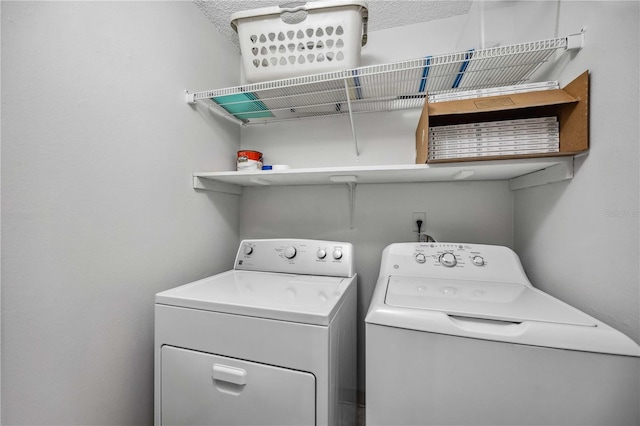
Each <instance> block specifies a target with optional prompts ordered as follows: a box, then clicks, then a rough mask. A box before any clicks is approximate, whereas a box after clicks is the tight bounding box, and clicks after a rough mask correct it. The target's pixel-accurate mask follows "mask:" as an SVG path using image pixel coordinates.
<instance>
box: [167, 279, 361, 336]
mask: <svg viewBox="0 0 640 426" xmlns="http://www.w3.org/2000/svg"><path fill="white" fill-rule="evenodd" d="M354 280H355V277H351V278H342V277H326V276H315V275H291V274H278V273H267V272H253V271H228V272H224V273H222V274H218V275H214V276H211V277H208V278H204V279H202V280H199V281H195V282H193V283H190V284H185V285H183V286H180V287H176V288H173V289H171V290H167V291H163V292H161V293H158V294H157V295H156V303H158V304H163V305H171V306H178V307H184V308H193V309H201V310H207V311H213V312H224V313H230V314H237V315H246V316H252V317H259V318H268V319H275V320H282V321H290V322H299V323H306V324H316V325H328V324H329V322H331V320H332V319H333V317H334V315H335V314H336V312H337V310H338V307H339V306H340V304H341V303H342V300H343V299H344V297H343V296H344V295H345V294H346V293H347V291H348V289H349V287H350V284H351V283H352V282H353V281H354Z"/></svg>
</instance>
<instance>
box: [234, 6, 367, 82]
mask: <svg viewBox="0 0 640 426" xmlns="http://www.w3.org/2000/svg"><path fill="white" fill-rule="evenodd" d="M367 19H368V9H367V3H366V2H365V1H342V0H331V1H314V2H308V3H304V2H298V3H287V4H283V5H280V6H273V7H265V8H261V9H254V10H249V11H244V12H238V13H234V14H233V15H231V26H232V27H233V28H234V29H235V30H236V31H237V32H238V37H239V39H240V51H241V53H242V64H243V66H244V72H245V77H246V79H247V81H248V82H249V83H256V82H259V81H266V80H278V79H282V78H288V77H295V76H300V75H307V74H317V73H321V72H328V71H336V70H343V69H349V68H357V67H358V66H359V65H360V49H361V47H362V46H364V45H365V44H366V43H367Z"/></svg>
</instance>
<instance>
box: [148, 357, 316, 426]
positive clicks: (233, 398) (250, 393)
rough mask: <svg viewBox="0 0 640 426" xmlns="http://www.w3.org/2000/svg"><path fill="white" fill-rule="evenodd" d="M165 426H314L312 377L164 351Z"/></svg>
mask: <svg viewBox="0 0 640 426" xmlns="http://www.w3.org/2000/svg"><path fill="white" fill-rule="evenodd" d="M161 363H162V377H161V378H160V380H161V381H162V382H161V388H162V390H161V392H162V397H161V398H162V409H161V424H163V425H214V426H215V425H225V426H226V425H274V426H275V425H314V424H315V378H314V376H313V375H312V374H310V373H304V372H300V371H294V370H289V369H285V368H279V367H274V366H270V365H265V364H258V363H254V362H248V361H241V360H238V359H234V358H228V357H223V356H217V355H211V354H207V353H202V352H196V351H191V350H186V349H180V348H175V347H171V346H163V347H162V360H161Z"/></svg>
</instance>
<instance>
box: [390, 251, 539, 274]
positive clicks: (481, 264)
mask: <svg viewBox="0 0 640 426" xmlns="http://www.w3.org/2000/svg"><path fill="white" fill-rule="evenodd" d="M390 275H405V276H418V277H430V278H441V279H457V280H486V281H494V282H518V283H525V282H526V283H528V280H527V278H526V275H525V273H524V270H523V269H522V265H521V263H520V259H519V258H518V256H517V255H516V254H515V253H514V252H513V250H511V249H509V248H507V247H502V246H492V245H484V244H465V243H398V244H391V245H390V246H388V247H387V248H386V249H385V250H384V252H383V254H382V263H381V267H380V276H390Z"/></svg>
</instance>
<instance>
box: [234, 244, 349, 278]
mask: <svg viewBox="0 0 640 426" xmlns="http://www.w3.org/2000/svg"><path fill="white" fill-rule="evenodd" d="M234 269H237V270H244V271H261V272H280V273H288V274H302V275H325V276H337V277H352V276H353V275H354V274H355V270H354V269H355V268H354V260H353V245H352V244H351V243H346V242H338V241H323V240H304V239H259V240H243V241H242V242H241V243H240V247H239V249H238V254H237V255H236V260H235V264H234Z"/></svg>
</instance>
